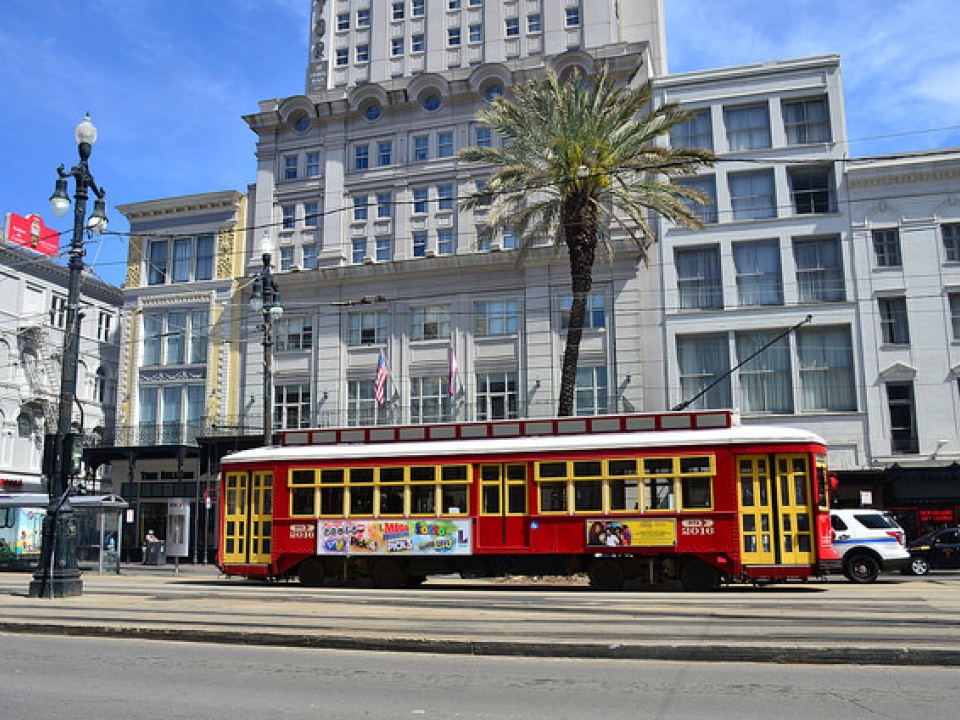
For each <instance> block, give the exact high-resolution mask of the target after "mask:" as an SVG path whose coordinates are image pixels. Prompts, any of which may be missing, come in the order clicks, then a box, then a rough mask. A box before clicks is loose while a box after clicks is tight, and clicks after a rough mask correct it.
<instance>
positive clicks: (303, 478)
mask: <svg viewBox="0 0 960 720" xmlns="http://www.w3.org/2000/svg"><path fill="white" fill-rule="evenodd" d="M316 481H317V475H316V472H314V471H313V470H294V471H293V472H291V473H290V484H291V485H313V484H314V483H315V482H316Z"/></svg>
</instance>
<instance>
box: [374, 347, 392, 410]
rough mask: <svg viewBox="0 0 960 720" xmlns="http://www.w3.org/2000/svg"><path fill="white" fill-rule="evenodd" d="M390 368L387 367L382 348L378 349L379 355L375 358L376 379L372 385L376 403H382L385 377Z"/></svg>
mask: <svg viewBox="0 0 960 720" xmlns="http://www.w3.org/2000/svg"><path fill="white" fill-rule="evenodd" d="M389 375H390V370H389V369H388V368H387V359H386V358H385V357H384V356H383V350H381V351H380V357H379V358H378V359H377V381H376V384H375V385H374V387H373V394H374V396H375V397H376V398H377V404H378V405H383V400H384V398H385V397H386V396H385V395H384V388H385V387H386V385H387V377H388V376H389Z"/></svg>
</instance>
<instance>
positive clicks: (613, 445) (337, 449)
mask: <svg viewBox="0 0 960 720" xmlns="http://www.w3.org/2000/svg"><path fill="white" fill-rule="evenodd" d="M764 443H771V444H776V443H794V444H796V443H801V444H819V445H823V444H824V440H823V438H821V437H820V436H819V435H817V434H815V433H812V432H809V431H807V430H801V429H798V428H790V427H777V426H768V425H763V426H760V425H756V426H750V425H740V426H734V427H731V428H717V429H709V430H659V431H656V432H635V433H594V434H585V435H563V436H553V435H548V436H534V437H513V438H483V439H471V440H433V441H419V442H397V443H364V444H343V445H293V446H271V447H259V448H252V449H249V450H240V451H239V452H236V453H233V454H231V455H226V456H224V458H223V460H222V461H221V462H222V463H223V464H224V465H229V464H234V463H243V462H267V461H269V462H298V461H316V460H331V461H338V460H344V461H347V460H365V459H372V458H382V459H396V458H413V457H453V456H463V455H466V456H469V455H489V454H537V453H548V452H571V453H576V452H582V451H590V450H630V449H636V450H638V451H643V450H650V449H656V448H667V447H670V448H675V447H684V448H689V449H690V450H691V451H696V450H697V449H698V448H709V447H710V446H718V447H722V446H733V445H749V444H764Z"/></svg>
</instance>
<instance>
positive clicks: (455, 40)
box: [447, 27, 460, 47]
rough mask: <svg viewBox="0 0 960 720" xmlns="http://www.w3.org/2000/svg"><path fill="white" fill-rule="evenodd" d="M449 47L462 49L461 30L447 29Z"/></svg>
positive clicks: (456, 28)
mask: <svg viewBox="0 0 960 720" xmlns="http://www.w3.org/2000/svg"><path fill="white" fill-rule="evenodd" d="M447 47H460V28H458V27H455V28H447Z"/></svg>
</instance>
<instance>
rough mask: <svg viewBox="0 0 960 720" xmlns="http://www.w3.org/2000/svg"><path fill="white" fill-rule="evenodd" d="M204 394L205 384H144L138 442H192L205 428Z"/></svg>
mask: <svg viewBox="0 0 960 720" xmlns="http://www.w3.org/2000/svg"><path fill="white" fill-rule="evenodd" d="M204 395H205V393H204V386H203V385H175V386H160V387H156V386H154V387H141V388H140V393H139V400H140V403H139V404H140V407H139V413H138V428H137V430H138V433H139V444H141V445H184V444H189V443H193V442H194V440H195V438H196V437H197V435H199V434H200V431H201V430H202V429H203V427H202V425H203V420H204Z"/></svg>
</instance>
